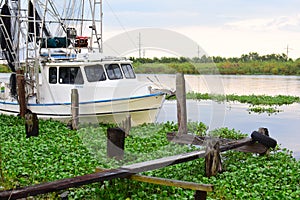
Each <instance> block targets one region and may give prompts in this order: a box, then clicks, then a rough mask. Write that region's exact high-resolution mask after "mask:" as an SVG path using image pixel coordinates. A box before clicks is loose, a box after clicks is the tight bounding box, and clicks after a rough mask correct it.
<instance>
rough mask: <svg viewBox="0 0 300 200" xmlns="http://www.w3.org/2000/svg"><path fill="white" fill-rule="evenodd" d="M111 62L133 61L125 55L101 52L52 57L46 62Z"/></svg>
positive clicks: (54, 64)
mask: <svg viewBox="0 0 300 200" xmlns="http://www.w3.org/2000/svg"><path fill="white" fill-rule="evenodd" d="M97 63H98V64H111V63H132V61H131V60H128V59H126V58H125V57H113V56H103V55H102V54H99V53H96V54H94V53H92V54H91V53H88V54H78V55H77V57H76V58H73V59H52V58H51V57H50V59H49V62H46V63H45V64H46V65H47V66H57V65H60V66H78V65H95V64H97Z"/></svg>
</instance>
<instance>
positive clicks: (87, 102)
mask: <svg viewBox="0 0 300 200" xmlns="http://www.w3.org/2000/svg"><path fill="white" fill-rule="evenodd" d="M161 95H164V93H161V92H160V93H155V94H150V95H144V96H136V97H128V98H118V99H107V100H97V101H85V102H79V104H92V103H105V102H113V101H124V100H132V99H141V98H145V97H155V96H161ZM0 104H7V105H19V104H18V103H14V102H1V101H0ZM59 105H71V102H70V103H69V102H68V103H45V104H32V103H30V104H28V106H59ZM0 110H1V109H0Z"/></svg>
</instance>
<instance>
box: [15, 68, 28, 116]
mask: <svg viewBox="0 0 300 200" xmlns="http://www.w3.org/2000/svg"><path fill="white" fill-rule="evenodd" d="M17 86H18V100H19V106H20V116H21V117H25V113H26V110H27V108H26V98H25V78H24V71H23V70H21V69H18V70H17Z"/></svg>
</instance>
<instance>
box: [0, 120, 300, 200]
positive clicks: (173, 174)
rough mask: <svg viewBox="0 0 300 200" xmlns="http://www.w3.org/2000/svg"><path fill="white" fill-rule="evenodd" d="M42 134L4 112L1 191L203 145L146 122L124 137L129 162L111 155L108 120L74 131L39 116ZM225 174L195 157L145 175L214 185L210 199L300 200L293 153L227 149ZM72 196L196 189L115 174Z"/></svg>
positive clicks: (153, 195)
mask: <svg viewBox="0 0 300 200" xmlns="http://www.w3.org/2000/svg"><path fill="white" fill-rule="evenodd" d="M39 126H40V134H39V136H38V137H32V138H27V139H26V137H25V128H24V122H23V120H21V119H19V118H17V117H12V116H4V115H0V144H1V149H0V153H1V159H0V161H1V179H0V190H3V189H13V188H17V187H23V186H28V185H33V184H37V183H42V182H48V181H53V180H57V179H62V178H68V177H74V176H79V175H83V174H88V173H93V172H94V170H95V168H96V167H101V168H115V167H118V166H122V165H124V164H129V163H134V162H141V161H145V160H151V159H155V158H159V157H164V156H169V155H175V154H179V153H183V152H188V151H193V150H195V149H196V147H190V146H186V145H176V144H173V143H170V142H168V141H167V139H166V133H167V132H172V131H176V130H177V124H175V123H173V122H168V123H164V124H147V125H141V126H138V127H134V128H133V129H132V131H131V133H130V136H129V137H127V138H126V141H125V152H126V153H125V158H124V160H122V161H116V160H114V159H108V158H106V139H105V137H106V129H107V127H109V126H108V125H101V126H96V127H91V126H86V127H82V128H81V129H80V130H79V131H78V132H76V131H71V130H69V129H67V128H66V126H65V125H64V124H61V123H59V122H56V121H52V120H47V121H44V120H40V124H39ZM188 127H189V131H190V132H197V134H199V135H205V134H212V133H207V132H206V131H207V127H206V126H205V125H204V124H203V123H202V124H201V123H196V122H191V123H189V125H188ZM213 134H214V135H215V136H218V137H219V136H220V137H230V138H241V137H245V136H246V135H247V134H246V135H245V134H242V133H240V132H239V131H237V130H234V129H232V130H229V129H227V128H222V129H217V130H215V132H214V133H213ZM222 159H223V165H224V167H225V169H226V170H225V172H223V173H221V174H218V175H217V176H215V177H211V178H207V177H205V176H204V159H202V158H200V159H196V160H193V161H190V162H186V163H181V164H177V165H173V166H169V167H165V168H161V169H158V170H153V171H149V172H144V173H143V174H144V175H147V176H155V177H162V178H170V179H176V180H184V181H191V182H196V183H210V184H213V185H214V188H215V189H214V191H213V192H210V193H209V194H208V199H299V198H300V182H299V180H300V161H297V160H295V159H294V158H292V156H291V152H290V151H288V150H286V149H283V150H279V149H278V148H276V149H275V150H273V151H272V152H271V154H270V156H268V157H267V156H257V155H253V154H247V153H240V152H234V151H228V152H226V153H223V154H222ZM67 191H68V192H69V199H125V200H130V199H134V200H135V199H193V195H194V191H191V190H186V189H181V188H174V187H166V186H159V185H154V184H147V183H140V182H136V181H132V180H128V179H114V180H111V181H105V182H102V183H95V184H90V185H86V186H82V187H79V188H70V189H68V190H67ZM62 192H64V191H61V192H58V193H49V194H46V195H40V196H38V197H37V199H59V198H60V197H59V194H60V193H62Z"/></svg>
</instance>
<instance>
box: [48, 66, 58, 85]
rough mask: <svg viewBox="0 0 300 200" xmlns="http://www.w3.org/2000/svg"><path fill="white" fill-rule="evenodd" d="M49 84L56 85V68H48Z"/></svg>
mask: <svg viewBox="0 0 300 200" xmlns="http://www.w3.org/2000/svg"><path fill="white" fill-rule="evenodd" d="M49 83H50V84H56V83H57V68H56V67H50V68H49Z"/></svg>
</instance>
